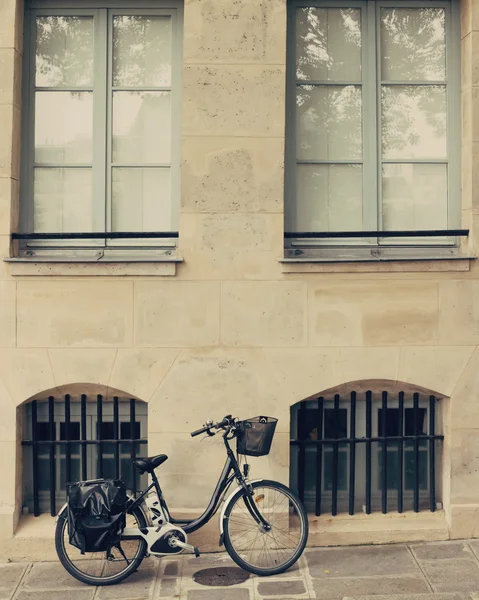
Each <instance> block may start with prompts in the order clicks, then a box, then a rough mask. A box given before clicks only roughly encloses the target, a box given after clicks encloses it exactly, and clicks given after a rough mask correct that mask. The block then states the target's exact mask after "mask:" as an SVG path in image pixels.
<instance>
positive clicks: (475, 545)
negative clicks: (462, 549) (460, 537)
mask: <svg viewBox="0 0 479 600" xmlns="http://www.w3.org/2000/svg"><path fill="white" fill-rule="evenodd" d="M468 543H469V546H470V547H471V548H472V551H473V552H474V554H475V555H476V556H477V557H479V540H469V542H468Z"/></svg>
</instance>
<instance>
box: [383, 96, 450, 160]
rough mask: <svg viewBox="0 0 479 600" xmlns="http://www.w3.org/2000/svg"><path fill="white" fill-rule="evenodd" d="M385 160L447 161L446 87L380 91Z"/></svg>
mask: <svg viewBox="0 0 479 600" xmlns="http://www.w3.org/2000/svg"><path fill="white" fill-rule="evenodd" d="M382 153H383V157H384V158H446V154H447V150H446V88H445V87H444V86H442V85H441V86H440V85H420V86H410V85H399V86H393V87H389V86H383V88H382Z"/></svg>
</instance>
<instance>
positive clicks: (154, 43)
mask: <svg viewBox="0 0 479 600" xmlns="http://www.w3.org/2000/svg"><path fill="white" fill-rule="evenodd" d="M170 83H171V19H170V17H151V16H124V15H123V16H118V17H114V19H113V85H114V86H120V87H121V86H130V87H134V86H168V85H170Z"/></svg>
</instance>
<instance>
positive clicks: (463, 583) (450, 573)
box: [421, 558, 479, 592]
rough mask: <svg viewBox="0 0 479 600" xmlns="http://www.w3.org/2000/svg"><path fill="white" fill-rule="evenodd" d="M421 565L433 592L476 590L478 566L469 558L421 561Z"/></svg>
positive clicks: (477, 586)
mask: <svg viewBox="0 0 479 600" xmlns="http://www.w3.org/2000/svg"><path fill="white" fill-rule="evenodd" d="M421 567H422V569H423V571H424V574H425V575H426V577H427V578H428V580H429V581H430V583H431V585H432V588H433V590H434V591H435V592H477V591H478V590H479V566H478V564H477V562H475V561H474V560H469V559H462V558H452V559H449V560H436V561H422V563H421Z"/></svg>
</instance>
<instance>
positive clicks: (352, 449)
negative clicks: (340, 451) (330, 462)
mask: <svg viewBox="0 0 479 600" xmlns="http://www.w3.org/2000/svg"><path fill="white" fill-rule="evenodd" d="M349 436H350V437H351V442H350V446H349V514H350V515H354V499H355V498H354V495H355V494H354V492H355V483H356V481H355V475H356V443H355V442H354V438H355V437H356V392H351V414H350V420H349Z"/></svg>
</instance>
